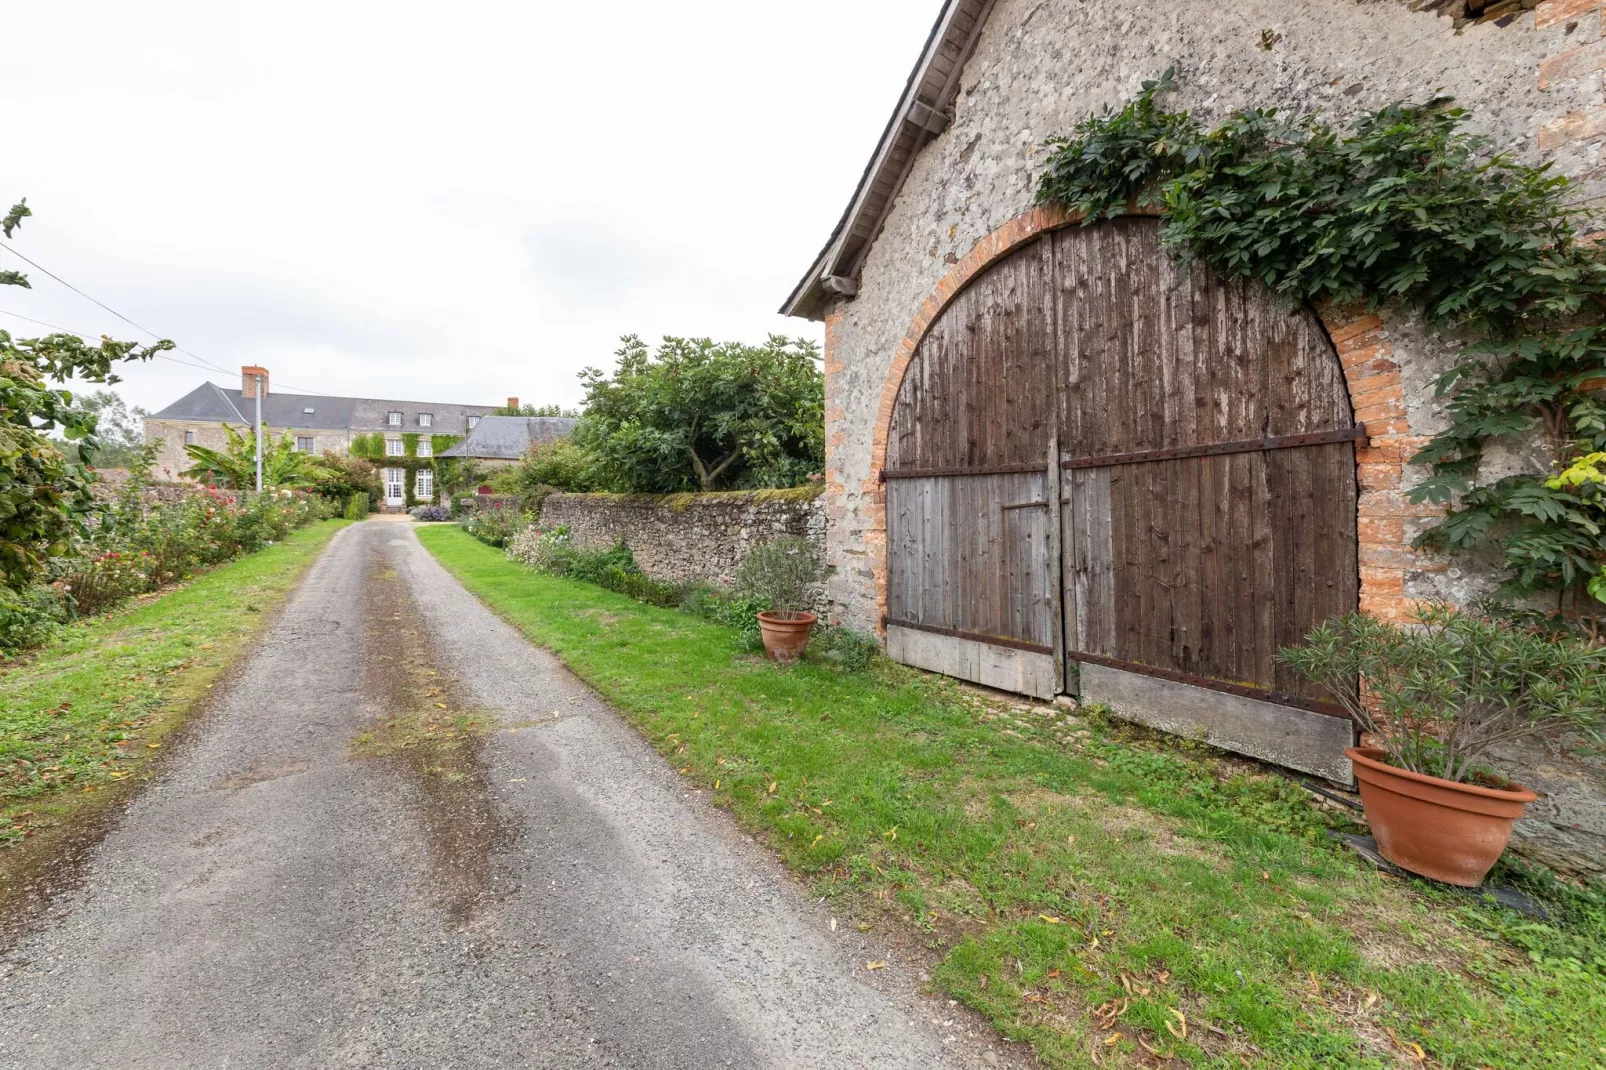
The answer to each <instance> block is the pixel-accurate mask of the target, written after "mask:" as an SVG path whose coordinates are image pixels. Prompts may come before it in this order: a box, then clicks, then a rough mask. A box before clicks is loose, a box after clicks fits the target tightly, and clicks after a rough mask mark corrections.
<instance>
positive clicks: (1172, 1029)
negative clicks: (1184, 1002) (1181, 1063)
mask: <svg viewBox="0 0 1606 1070" xmlns="http://www.w3.org/2000/svg"><path fill="white" fill-rule="evenodd" d="M1167 1009H1168V1010H1169V1011H1170V1012H1171V1015H1172V1017H1174V1018H1176V1020H1177V1022H1178V1023H1179V1024H1180V1025H1181V1026H1182V1028H1181V1030H1180V1031H1178V1029H1177V1027H1176V1026H1174V1025H1172V1024H1171V1023H1170V1022H1167V1023H1166V1024H1165V1031H1166V1032H1167V1033H1170V1034H1171V1035H1172V1036H1174V1037H1176V1038H1177V1039H1178V1040H1187V1039H1188V1016H1187V1015H1186V1014H1183V1013H1182V1012H1181V1011H1179V1010H1177V1009H1176V1008H1175V1007H1169V1008H1167Z"/></svg>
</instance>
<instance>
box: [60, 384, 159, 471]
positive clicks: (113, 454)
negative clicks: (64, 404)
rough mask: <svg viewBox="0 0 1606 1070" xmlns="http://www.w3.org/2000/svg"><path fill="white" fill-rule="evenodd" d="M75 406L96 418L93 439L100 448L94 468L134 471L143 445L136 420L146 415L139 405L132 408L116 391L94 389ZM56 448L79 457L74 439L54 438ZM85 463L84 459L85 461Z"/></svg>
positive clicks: (141, 434)
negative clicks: (66, 440)
mask: <svg viewBox="0 0 1606 1070" xmlns="http://www.w3.org/2000/svg"><path fill="white" fill-rule="evenodd" d="M75 401H76V406H77V408H79V409H81V410H83V411H84V412H87V413H89V414H90V415H92V416H94V418H95V438H96V439H97V441H98V442H99V444H100V450H99V452H98V453H96V454H95V467H96V468H127V469H129V470H131V471H132V470H133V468H134V466H135V465H137V464H138V463H139V458H140V452H141V448H142V447H143V446H144V444H145V442H144V435H143V431H142V428H141V427H140V425H139V424H138V423H137V422H136V421H138V420H143V419H144V418H145V417H147V416H149V415H150V413H148V412H146V411H145V410H144V409H142V408H140V407H139V406H137V405H136V406H135V407H134V408H133V409H132V410H130V409H129V407H128V405H127V404H126V403H125V402H124V401H123V399H122V397H121V396H119V395H118V393H117V392H116V391H115V390H96V391H94V392H93V393H90V394H84V395H82V396H81V397H78V398H76V399H75ZM56 448H57V449H59V450H61V452H62V453H64V454H66V455H67V456H68V457H77V458H79V459H82V457H81V455H80V454H79V452H78V444H77V443H76V442H64V441H61V440H59V439H58V440H56ZM86 463H87V462H86Z"/></svg>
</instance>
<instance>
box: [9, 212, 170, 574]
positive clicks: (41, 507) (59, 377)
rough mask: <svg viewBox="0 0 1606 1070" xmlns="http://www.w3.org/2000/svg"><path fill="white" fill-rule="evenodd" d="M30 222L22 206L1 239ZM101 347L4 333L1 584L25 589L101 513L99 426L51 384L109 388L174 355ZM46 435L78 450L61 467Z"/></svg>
mask: <svg viewBox="0 0 1606 1070" xmlns="http://www.w3.org/2000/svg"><path fill="white" fill-rule="evenodd" d="M32 214H33V213H32V212H31V211H30V210H29V209H28V206H27V202H26V201H19V202H18V203H17V204H16V205H14V206H13V207H12V209H11V210H10V211H9V212H8V213H6V215H5V218H4V220H3V221H0V231H3V232H4V234H5V236H6V237H7V238H10V237H12V235H13V233H14V232H15V231H16V230H17V229H18V228H19V227H20V226H21V224H22V221H23V220H24V219H26V218H28V217H29V216H31V215H32ZM0 285H6V286H21V287H28V286H29V282H28V277H27V276H26V275H25V274H23V273H21V272H16V271H4V272H0ZM172 348H173V343H172V342H170V341H167V340H165V339H164V340H162V341H159V342H156V343H154V344H152V345H139V344H137V343H134V342H117V341H113V340H112V339H110V338H105V337H103V338H101V340H100V343H99V344H98V345H91V344H89V343H88V342H85V341H84V340H83V339H81V338H79V337H78V336H77V335H72V334H61V333H58V334H50V335H46V336H45V337H43V338H30V339H14V338H12V336H11V334H10V333H8V332H6V331H3V330H0V582H3V583H4V584H5V585H6V586H9V587H15V588H21V587H24V586H26V585H28V584H29V583H31V582H34V581H35V580H37V579H38V578H39V577H40V576H41V575H43V573H44V570H45V566H46V563H47V562H48V560H49V559H50V558H52V557H57V556H61V555H63V554H65V553H67V552H68V550H69V549H70V547H71V543H72V540H73V539H74V538H75V537H82V536H85V535H87V534H88V532H89V526H90V520H91V517H93V516H94V514H95V513H96V511H97V507H96V505H95V501H94V499H93V497H92V496H91V495H90V492H89V486H90V484H91V483H92V482H93V481H94V478H95V477H94V475H93V473H92V472H91V471H90V470H89V468H88V465H89V464H90V462H91V461H92V460H93V459H94V456H95V451H96V449H97V448H98V445H99V443H98V441H97V439H96V434H95V432H96V417H95V414H94V413H93V412H92V411H89V410H86V409H84V408H82V407H80V406H76V405H74V403H73V395H72V392H71V391H70V390H67V389H65V388H64V387H61V386H52V385H51V383H52V382H54V383H64V382H66V381H67V380H69V379H75V378H76V379H84V380H88V381H89V382H92V383H115V382H118V377H117V376H116V375H115V374H114V373H113V371H112V369H113V367H114V366H116V365H118V364H121V363H124V362H127V361H138V360H149V359H150V358H151V357H153V356H154V355H156V354H157V353H159V352H162V351H163V350H167V349H172ZM52 432H56V433H59V434H60V435H61V437H62V438H63V439H65V440H66V441H68V442H71V443H74V444H76V446H77V456H76V457H73V458H69V457H67V456H66V455H65V454H63V452H62V451H61V450H60V449H58V448H57V447H56V446H55V445H54V444H53V443H52V442H51V434H52Z"/></svg>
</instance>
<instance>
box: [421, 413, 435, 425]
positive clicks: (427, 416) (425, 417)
mask: <svg viewBox="0 0 1606 1070" xmlns="http://www.w3.org/2000/svg"><path fill="white" fill-rule="evenodd" d="M418 426H419V427H434V426H435V414H434V413H429V412H421V413H419V414H418Z"/></svg>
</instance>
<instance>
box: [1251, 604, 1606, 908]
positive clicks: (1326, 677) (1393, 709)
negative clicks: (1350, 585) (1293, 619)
mask: <svg viewBox="0 0 1606 1070" xmlns="http://www.w3.org/2000/svg"><path fill="white" fill-rule="evenodd" d="M1306 644H1307V645H1305V646H1303V647H1294V648H1290V649H1287V650H1283V651H1281V652H1280V653H1279V655H1278V656H1279V657H1280V658H1281V659H1282V660H1283V661H1284V662H1285V663H1287V664H1289V665H1291V666H1293V667H1294V668H1295V669H1297V670H1298V671H1299V672H1301V673H1302V674H1304V675H1305V676H1307V677H1309V678H1310V679H1311V680H1314V681H1315V682H1317V683H1318V684H1320V685H1322V686H1323V687H1324V688H1325V689H1326V690H1327V691H1328V692H1329V693H1331V694H1332V696H1333V697H1334V698H1335V699H1337V700H1338V701H1339V702H1340V703H1341V704H1343V706H1344V708H1345V709H1346V710H1348V711H1349V713H1350V715H1351V716H1352V717H1353V718H1354V719H1355V723H1356V724H1357V725H1358V726H1359V727H1360V729H1361V731H1362V732H1363V733H1364V734H1365V738H1363V740H1362V742H1363V746H1360V747H1351V748H1350V749H1349V750H1348V752H1347V753H1348V754H1349V757H1350V760H1351V761H1352V762H1353V763H1354V768H1355V778H1356V779H1357V780H1358V781H1359V782H1360V789H1361V802H1362V803H1363V804H1364V806H1365V808H1366V819H1367V822H1368V823H1369V824H1370V825H1371V826H1372V832H1373V834H1374V835H1375V836H1376V837H1377V843H1378V849H1379V851H1380V852H1381V853H1382V855H1383V857H1385V858H1387V859H1388V860H1389V861H1391V862H1393V863H1395V864H1396V865H1398V866H1401V867H1403V868H1405V869H1408V870H1410V871H1412V872H1413V873H1420V874H1422V875H1423V876H1426V877H1431V878H1433V879H1435V880H1441V881H1445V882H1447V883H1450V884H1458V885H1463V886H1467V887H1472V886H1475V885H1477V884H1478V883H1480V882H1481V881H1482V880H1483V878H1484V876H1485V875H1486V874H1487V873H1488V872H1489V870H1490V868H1491V867H1493V865H1494V864H1495V862H1496V861H1497V860H1498V859H1499V857H1500V854H1501V852H1502V851H1504V850H1505V848H1506V844H1507V843H1508V842H1509V841H1510V839H1511V829H1512V825H1513V824H1515V822H1516V821H1517V819H1518V818H1520V817H1521V816H1522V814H1523V809H1524V807H1526V805H1527V804H1528V803H1530V802H1532V801H1533V800H1534V799H1535V798H1536V797H1537V796H1536V795H1535V794H1534V793H1533V792H1531V791H1529V790H1528V789H1527V788H1524V787H1523V786H1522V785H1520V784H1514V783H1511V782H1510V781H1507V780H1505V779H1503V778H1502V777H1501V776H1500V775H1499V771H1498V770H1494V769H1490V768H1489V767H1488V763H1489V762H1491V761H1492V760H1494V758H1495V752H1496V750H1497V748H1499V747H1500V746H1501V745H1502V744H1506V743H1510V742H1512V741H1514V740H1518V739H1523V738H1526V737H1532V736H1537V735H1543V734H1548V733H1551V732H1555V731H1568V732H1574V733H1578V734H1581V735H1583V736H1585V737H1586V738H1591V739H1599V738H1600V729H1601V724H1602V714H1603V709H1606V647H1602V646H1600V645H1598V644H1595V643H1592V642H1589V641H1588V640H1586V639H1582V638H1575V637H1567V636H1555V635H1545V634H1540V633H1538V632H1535V631H1532V630H1529V629H1526V628H1523V627H1521V626H1519V625H1516V624H1513V623H1511V622H1509V621H1504V620H1497V619H1494V618H1490V617H1487V616H1484V615H1482V614H1480V613H1477V612H1472V611H1468V610H1463V609H1458V608H1456V607H1453V606H1449V605H1445V604H1442V603H1435V604H1429V605H1424V606H1421V607H1419V608H1418V609H1417V610H1416V611H1415V615H1414V620H1413V621H1412V622H1411V623H1409V624H1404V625H1401V624H1394V623H1391V622H1388V621H1383V620H1378V619H1377V618H1375V617H1370V616H1367V615H1365V614H1360V613H1356V614H1351V615H1349V616H1346V617H1339V618H1335V619H1334V620H1331V621H1328V622H1327V623H1326V624H1324V625H1322V626H1321V627H1320V628H1318V629H1316V630H1315V631H1314V632H1312V633H1311V634H1310V635H1309V636H1308V637H1307V638H1306ZM1357 682H1359V685H1360V687H1359V689H1357V687H1356V683H1357Z"/></svg>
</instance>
